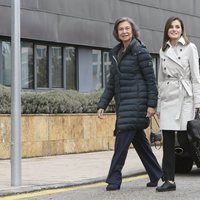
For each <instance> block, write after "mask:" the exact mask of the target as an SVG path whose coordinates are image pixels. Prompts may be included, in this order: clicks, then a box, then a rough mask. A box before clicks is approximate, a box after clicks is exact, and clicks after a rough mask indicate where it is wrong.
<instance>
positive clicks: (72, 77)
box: [64, 47, 76, 90]
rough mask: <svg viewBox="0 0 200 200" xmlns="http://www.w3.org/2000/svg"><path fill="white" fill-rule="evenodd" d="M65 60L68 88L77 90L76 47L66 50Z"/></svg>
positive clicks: (66, 48)
mask: <svg viewBox="0 0 200 200" xmlns="http://www.w3.org/2000/svg"><path fill="white" fill-rule="evenodd" d="M64 59H65V67H66V88H67V89H74V90H75V89H76V62H75V60H76V57H75V48H74V47H65V48H64Z"/></svg>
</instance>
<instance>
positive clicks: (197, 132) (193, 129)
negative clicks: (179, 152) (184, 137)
mask: <svg viewBox="0 0 200 200" xmlns="http://www.w3.org/2000/svg"><path fill="white" fill-rule="evenodd" d="M187 133H188V140H189V141H190V142H197V141H200V117H199V113H198V112H196V114H195V118H194V119H193V120H190V121H188V122H187Z"/></svg>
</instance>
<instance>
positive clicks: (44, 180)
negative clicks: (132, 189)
mask: <svg viewBox="0 0 200 200" xmlns="http://www.w3.org/2000/svg"><path fill="white" fill-rule="evenodd" d="M152 149H153V151H154V153H155V155H156V157H157V159H158V161H159V163H161V159H162V149H160V150H157V149H155V148H154V147H152ZM112 155H113V151H102V152H93V153H83V154H70V155H60V156H51V157H39V158H30V159H22V184H21V185H22V186H20V187H13V186H12V187H11V174H10V171H11V169H10V168H11V167H10V160H0V196H2V195H8V194H14V193H22V192H31V191H36V190H41V189H48V188H57V187H67V186H73V185H79V184H87V183H93V182H98V181H105V179H106V176H107V173H108V170H109V166H110V161H111V158H112ZM144 172H145V170H144V167H143V165H142V163H141V161H140V159H139V157H138V155H137V154H136V152H135V150H134V149H133V148H132V149H130V150H129V153H128V156H127V160H126V163H125V166H124V168H123V171H122V173H123V176H131V175H135V174H141V173H144Z"/></svg>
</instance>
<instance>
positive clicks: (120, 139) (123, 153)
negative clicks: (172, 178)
mask: <svg viewBox="0 0 200 200" xmlns="http://www.w3.org/2000/svg"><path fill="white" fill-rule="evenodd" d="M131 143H132V144H133V146H134V148H135V150H136V152H137V154H138V156H139V157H140V159H141V161H142V163H143V165H144V167H145V169H146V171H147V173H148V175H149V178H150V180H151V181H152V182H155V181H158V180H159V179H160V178H161V177H162V175H163V173H162V169H161V167H160V165H159V163H158V161H157V159H156V157H155V155H154V154H153V152H152V149H151V146H150V144H149V142H148V140H147V138H146V135H145V133H144V131H143V130H134V131H126V132H120V133H117V134H116V139H115V151H114V155H113V158H112V161H111V165H110V170H109V173H108V177H107V179H106V182H107V183H108V184H117V185H120V184H121V182H122V173H121V171H122V168H123V166H124V163H125V160H126V157H127V153H128V149H129V146H130V144H131Z"/></svg>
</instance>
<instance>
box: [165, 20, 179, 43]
mask: <svg viewBox="0 0 200 200" xmlns="http://www.w3.org/2000/svg"><path fill="white" fill-rule="evenodd" d="M181 34H182V27H181V23H180V21H179V20H174V21H173V22H172V23H171V26H170V27H169V29H168V36H169V39H170V40H178V39H179V38H180V37H181Z"/></svg>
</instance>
